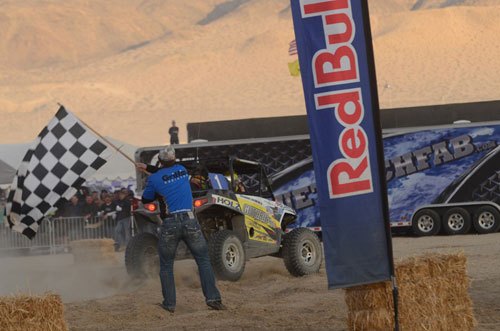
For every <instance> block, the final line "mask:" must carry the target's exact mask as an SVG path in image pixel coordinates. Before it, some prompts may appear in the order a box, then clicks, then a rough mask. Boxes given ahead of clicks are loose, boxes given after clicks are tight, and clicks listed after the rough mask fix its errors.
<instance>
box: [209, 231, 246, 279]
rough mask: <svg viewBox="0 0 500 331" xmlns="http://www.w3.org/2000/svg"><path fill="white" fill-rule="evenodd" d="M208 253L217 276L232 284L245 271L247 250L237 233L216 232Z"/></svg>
mask: <svg viewBox="0 0 500 331" xmlns="http://www.w3.org/2000/svg"><path fill="white" fill-rule="evenodd" d="M208 252H209V255H210V261H211V262H212V266H213V268H214V272H215V275H216V276H217V278H218V279H220V280H229V281H232V282H235V281H237V280H238V279H240V278H241V275H242V274H243V271H245V263H246V261H245V259H246V257H245V249H244V248H243V244H242V243H241V240H240V239H239V238H238V236H237V235H236V233H234V232H233V231H230V230H221V231H218V232H215V233H214V234H213V235H212V236H211V237H210V239H209V240H208Z"/></svg>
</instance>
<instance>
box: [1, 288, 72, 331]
mask: <svg viewBox="0 0 500 331" xmlns="http://www.w3.org/2000/svg"><path fill="white" fill-rule="evenodd" d="M0 330H2V331H26V330H30V331H65V330H68V327H67V325H66V321H65V320H64V306H63V303H62V300H61V297H60V296H59V295H57V294H52V293H46V294H44V295H39V296H32V295H27V294H18V295H13V296H10V297H0Z"/></svg>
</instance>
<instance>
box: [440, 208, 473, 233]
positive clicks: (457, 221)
mask: <svg viewBox="0 0 500 331" xmlns="http://www.w3.org/2000/svg"><path fill="white" fill-rule="evenodd" d="M471 225H472V222H471V219H470V214H469V212H468V211H467V210H465V209H464V208H460V207H455V208H451V209H449V210H448V211H447V212H446V213H445V214H444V216H443V231H444V232H445V233H446V234H449V235H455V234H464V233H467V232H469V230H470V228H471Z"/></svg>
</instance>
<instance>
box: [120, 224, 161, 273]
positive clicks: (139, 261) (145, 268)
mask: <svg viewBox="0 0 500 331" xmlns="http://www.w3.org/2000/svg"><path fill="white" fill-rule="evenodd" d="M125 267H126V268H127V273H128V274H129V275H130V276H132V277H134V278H146V277H151V276H157V275H158V273H159V271H160V260H159V257H158V238H157V237H156V236H155V235H154V234H152V233H148V232H143V233H139V234H137V235H136V236H134V237H132V238H130V241H129V242H128V245H127V248H126V250H125Z"/></svg>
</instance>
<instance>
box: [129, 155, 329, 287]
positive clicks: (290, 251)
mask: <svg viewBox="0 0 500 331" xmlns="http://www.w3.org/2000/svg"><path fill="white" fill-rule="evenodd" d="M181 163H182V164H183V165H184V166H185V167H186V168H187V169H188V171H189V172H190V175H191V177H192V179H195V180H193V181H192V184H193V185H192V189H193V198H194V211H195V213H196V216H197V218H198V220H199V222H200V225H201V228H202V231H203V234H204V235H205V237H206V239H207V241H208V248H209V255H210V259H211V261H212V265H213V268H214V271H215V273H216V276H217V278H218V279H221V280H230V281H237V280H238V279H239V278H240V277H241V275H242V274H243V271H244V269H245V263H246V261H247V260H249V259H250V258H254V257H259V256H266V255H271V256H276V257H282V258H283V260H284V262H285V266H286V268H287V269H288V271H289V272H290V274H292V275H293V276H297V277H298V276H303V275H307V274H311V273H315V272H318V270H319V268H320V265H321V262H322V248H321V243H320V240H319V239H318V237H317V236H316V234H315V233H314V232H312V231H310V230H309V229H306V228H296V229H293V230H292V231H290V232H288V233H286V229H287V226H288V225H289V224H291V223H293V222H294V221H295V218H296V213H295V211H294V210H293V209H291V208H290V207H287V206H285V205H284V204H282V203H280V202H277V201H274V196H273V193H272V190H271V186H270V183H269V181H268V178H267V176H266V171H265V169H264V167H263V166H262V165H261V164H260V163H258V162H253V161H247V160H242V159H238V158H228V159H225V160H205V161H201V162H200V160H196V162H195V161H187V162H181ZM166 213H167V211H166V210H165V208H164V206H163V208H162V204H161V203H157V204H154V205H145V206H142V207H141V208H138V209H136V210H135V212H134V220H135V224H136V229H137V232H138V233H137V234H136V235H135V236H133V237H132V238H131V240H130V242H129V244H128V245H127V248H126V251H125V264H126V267H127V271H128V273H129V274H130V275H132V276H134V277H144V276H147V275H154V276H156V275H157V274H158V270H159V266H158V264H159V262H158V260H159V259H158V253H157V246H158V228H159V226H160V225H161V222H162V216H165V215H166ZM189 257H190V253H189V250H188V249H187V247H186V246H185V244H184V243H183V242H182V241H181V243H180V244H179V248H178V251H177V256H176V258H177V259H182V258H189Z"/></svg>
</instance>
